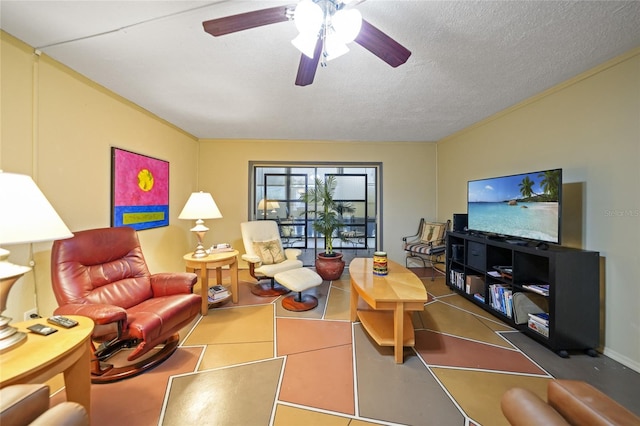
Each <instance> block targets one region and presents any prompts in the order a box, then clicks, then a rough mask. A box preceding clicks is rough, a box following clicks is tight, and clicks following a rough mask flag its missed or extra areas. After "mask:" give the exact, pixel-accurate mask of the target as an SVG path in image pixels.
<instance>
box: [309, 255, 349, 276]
mask: <svg viewBox="0 0 640 426" xmlns="http://www.w3.org/2000/svg"><path fill="white" fill-rule="evenodd" d="M333 254H334V256H327V255H326V254H325V253H318V256H317V257H316V272H317V273H318V275H320V276H321V277H322V279H323V280H325V281H335V280H337V279H339V278H340V277H341V276H342V272H344V260H342V253H335V252H334V253H333Z"/></svg>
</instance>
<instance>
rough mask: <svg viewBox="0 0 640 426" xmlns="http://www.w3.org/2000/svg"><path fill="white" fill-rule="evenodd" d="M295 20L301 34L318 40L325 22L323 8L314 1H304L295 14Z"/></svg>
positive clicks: (297, 7) (299, 4)
mask: <svg viewBox="0 0 640 426" xmlns="http://www.w3.org/2000/svg"><path fill="white" fill-rule="evenodd" d="M293 19H294V22H295V24H296V28H297V29H298V31H299V32H300V34H308V35H310V36H315V37H316V38H317V37H318V32H319V31H320V28H321V27H322V21H323V20H324V13H323V12H322V8H321V7H320V6H319V5H318V4H316V3H314V2H313V1H311V0H302V1H301V2H300V3H298V5H297V6H296V9H295V11H294V12H293ZM296 47H297V46H296Z"/></svg>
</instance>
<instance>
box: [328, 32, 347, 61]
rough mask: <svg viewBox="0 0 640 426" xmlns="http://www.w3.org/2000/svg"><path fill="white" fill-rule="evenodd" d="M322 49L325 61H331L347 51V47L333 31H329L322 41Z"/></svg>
mask: <svg viewBox="0 0 640 426" xmlns="http://www.w3.org/2000/svg"><path fill="white" fill-rule="evenodd" d="M324 51H325V54H326V58H327V61H331V60H333V59H336V58H337V57H340V56H342V55H344V54H345V53H347V52H348V51H349V48H348V47H347V45H346V44H345V43H344V42H343V41H342V39H341V38H340V37H339V36H338V35H337V34H336V32H335V31H331V32H328V33H327V38H326V39H325V42H324Z"/></svg>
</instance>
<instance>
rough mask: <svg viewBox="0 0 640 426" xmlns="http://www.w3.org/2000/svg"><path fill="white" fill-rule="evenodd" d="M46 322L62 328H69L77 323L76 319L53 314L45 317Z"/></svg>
mask: <svg viewBox="0 0 640 426" xmlns="http://www.w3.org/2000/svg"><path fill="white" fill-rule="evenodd" d="M47 322H48V323H49V324H54V325H59V326H60V327H64V328H71V327H75V326H76V325H78V321H76V320H72V319H71V318H67V317H62V316H60V315H54V316H52V317H49V318H47Z"/></svg>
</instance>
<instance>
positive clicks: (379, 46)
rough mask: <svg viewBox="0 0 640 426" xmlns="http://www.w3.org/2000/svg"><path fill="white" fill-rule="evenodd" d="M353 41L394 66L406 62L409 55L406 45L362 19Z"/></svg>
mask: <svg viewBox="0 0 640 426" xmlns="http://www.w3.org/2000/svg"><path fill="white" fill-rule="evenodd" d="M354 41H355V42H356V43H358V44H359V45H360V46H362V47H364V48H365V49H367V50H368V51H370V52H371V53H373V54H374V55H376V56H377V57H379V58H380V59H382V60H383V61H385V62H386V63H388V64H389V65H391V66H392V67H394V68H395V67H397V66H399V65H402V64H404V63H405V62H407V59H409V56H411V52H410V51H409V50H408V49H407V48H406V47H404V46H403V45H401V44H400V43H398V42H397V41H395V40H394V39H392V38H391V37H389V36H388V35H386V34H385V33H383V32H382V31H380V30H379V29H377V28H376V27H374V26H373V25H371V24H370V23H369V22H367V21H365V20H364V19H363V20H362V28H361V29H360V33H359V34H358V36H357V37H356V39H355V40H354Z"/></svg>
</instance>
